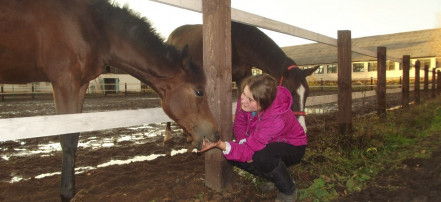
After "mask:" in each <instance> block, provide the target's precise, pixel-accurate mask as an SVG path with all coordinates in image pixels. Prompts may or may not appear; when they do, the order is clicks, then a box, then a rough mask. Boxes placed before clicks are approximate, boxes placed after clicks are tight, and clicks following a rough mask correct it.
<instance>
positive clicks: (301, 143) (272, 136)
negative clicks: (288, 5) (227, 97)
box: [201, 74, 307, 201]
mask: <svg viewBox="0 0 441 202" xmlns="http://www.w3.org/2000/svg"><path fill="white" fill-rule="evenodd" d="M241 92H242V94H241V96H240V102H239V101H238V102H237V109H236V115H235V119H234V128H233V130H234V136H235V141H230V142H223V141H219V142H216V143H211V142H205V141H204V144H203V149H202V150H201V151H206V150H209V149H211V148H214V147H216V148H219V149H221V150H222V151H223V154H224V156H225V158H227V160H228V161H229V162H230V163H231V164H232V165H234V166H237V167H239V168H241V169H243V170H246V171H248V172H250V173H252V174H255V175H258V176H261V177H263V178H265V179H267V180H269V181H271V182H273V183H274V184H275V185H276V187H277V188H278V190H279V194H278V196H277V198H276V201H295V200H296V187H295V182H294V180H293V178H292V177H291V175H290V174H289V171H288V169H287V167H289V166H292V165H295V164H298V163H299V162H300V160H301V159H302V157H303V155H304V154H305V149H306V144H307V137H306V134H305V132H304V131H303V128H302V126H301V125H300V123H299V122H298V121H297V118H296V117H295V115H294V114H293V113H292V111H291V104H292V96H291V94H290V92H289V91H288V90H287V89H286V88H285V87H283V86H277V81H276V79H275V78H274V77H272V76H270V75H268V74H262V75H257V76H251V77H248V78H247V79H245V81H244V82H243V83H242V87H241Z"/></svg>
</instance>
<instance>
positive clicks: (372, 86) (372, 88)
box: [371, 76, 374, 90]
mask: <svg viewBox="0 0 441 202" xmlns="http://www.w3.org/2000/svg"><path fill="white" fill-rule="evenodd" d="M371 90H374V77H372V76H371Z"/></svg>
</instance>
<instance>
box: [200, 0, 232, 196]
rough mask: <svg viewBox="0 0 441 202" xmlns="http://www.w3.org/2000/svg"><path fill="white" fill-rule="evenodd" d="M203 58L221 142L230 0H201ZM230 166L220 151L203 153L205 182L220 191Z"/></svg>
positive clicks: (226, 131)
mask: <svg viewBox="0 0 441 202" xmlns="http://www.w3.org/2000/svg"><path fill="white" fill-rule="evenodd" d="M202 10H203V12H202V13H203V28H202V30H203V47H204V48H203V57H204V59H203V60H204V70H205V75H206V77H207V89H206V92H207V96H208V102H209V104H210V109H211V112H212V113H213V115H214V118H215V120H216V122H217V123H218V127H219V135H220V137H221V139H222V140H223V141H225V140H231V139H232V134H233V131H232V121H231V118H232V111H231V107H232V97H231V89H232V88H231V82H232V80H231V0H204V1H202ZM232 175H233V169H232V166H231V165H230V164H229V163H228V161H227V160H226V159H225V157H224V156H223V155H222V152H221V151H220V150H218V149H212V150H210V151H208V152H206V153H205V185H206V186H208V187H209V188H211V189H213V190H216V191H221V190H222V188H224V187H225V186H226V185H228V184H229V183H231V180H232Z"/></svg>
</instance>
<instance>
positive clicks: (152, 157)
mask: <svg viewBox="0 0 441 202" xmlns="http://www.w3.org/2000/svg"><path fill="white" fill-rule="evenodd" d="M186 152H187V149H180V150H172V151H171V152H170V154H171V156H174V155H178V154H183V153H186ZM192 152H195V150H193V151H192ZM161 156H166V154H151V155H148V156H134V157H132V158H130V159H126V160H110V161H108V162H106V163H103V164H100V165H97V166H85V167H78V168H75V174H81V173H84V172H88V171H91V170H95V169H97V168H104V167H108V166H112V165H125V164H130V163H133V162H142V161H152V160H155V159H157V158H158V157H161ZM12 175H14V174H12ZM54 175H61V172H53V173H43V174H39V175H37V176H34V177H29V178H23V177H21V176H13V177H12V178H11V180H9V181H7V182H8V183H15V182H20V181H23V180H25V181H26V180H29V179H32V178H36V179H41V178H45V177H50V176H54Z"/></svg>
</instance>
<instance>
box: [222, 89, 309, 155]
mask: <svg viewBox="0 0 441 202" xmlns="http://www.w3.org/2000/svg"><path fill="white" fill-rule="evenodd" d="M291 105H292V96H291V94H290V92H289V91H288V89H286V88H285V87H283V86H279V87H278V89H277V96H276V99H275V100H274V102H273V104H271V106H270V107H269V108H268V109H266V110H265V111H263V112H260V113H258V114H256V115H255V116H254V117H253V116H252V114H251V112H245V111H243V110H242V109H241V104H240V98H239V100H238V102H237V109H236V116H235V119H234V127H233V130H234V136H235V138H236V141H235V142H233V141H230V142H228V143H229V145H230V147H231V148H230V150H229V152H228V154H225V152H224V156H225V158H227V159H228V160H234V161H239V162H246V161H248V160H251V159H252V157H253V154H254V152H256V151H259V150H262V149H263V148H265V146H266V145H267V144H268V143H272V142H286V143H288V144H291V145H294V146H301V145H306V144H307V137H306V133H305V132H304V131H303V128H302V126H301V125H300V123H299V121H298V120H297V118H296V117H295V115H294V114H293V112H292V111H291ZM243 139H246V140H243ZM244 141H245V142H244Z"/></svg>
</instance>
